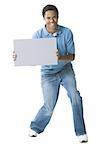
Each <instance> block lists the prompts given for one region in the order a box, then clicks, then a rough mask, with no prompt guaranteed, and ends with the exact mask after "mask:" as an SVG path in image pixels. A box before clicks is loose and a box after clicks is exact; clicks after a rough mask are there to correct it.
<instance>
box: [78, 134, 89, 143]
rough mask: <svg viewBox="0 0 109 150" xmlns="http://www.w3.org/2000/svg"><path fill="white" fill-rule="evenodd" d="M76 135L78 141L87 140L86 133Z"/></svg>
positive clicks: (84, 141) (83, 141)
mask: <svg viewBox="0 0 109 150" xmlns="http://www.w3.org/2000/svg"><path fill="white" fill-rule="evenodd" d="M77 137H78V139H79V142H80V143H86V142H88V136H87V134H83V135H79V136H77Z"/></svg>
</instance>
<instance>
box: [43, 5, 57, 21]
mask: <svg viewBox="0 0 109 150" xmlns="http://www.w3.org/2000/svg"><path fill="white" fill-rule="evenodd" d="M48 10H53V11H55V12H56V14H57V18H58V15H59V12H58V9H57V7H56V6H54V5H46V6H45V7H44V8H43V10H42V16H43V17H44V15H45V12H46V11H48Z"/></svg>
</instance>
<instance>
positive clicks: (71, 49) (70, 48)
mask: <svg viewBox="0 0 109 150" xmlns="http://www.w3.org/2000/svg"><path fill="white" fill-rule="evenodd" d="M66 49H67V53H70V54H75V44H74V40H73V33H72V31H71V30H68V32H67V35H66Z"/></svg>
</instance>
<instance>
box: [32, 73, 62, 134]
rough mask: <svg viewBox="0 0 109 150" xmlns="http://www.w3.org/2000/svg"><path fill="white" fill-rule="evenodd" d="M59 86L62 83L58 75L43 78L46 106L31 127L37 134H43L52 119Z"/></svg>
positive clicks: (41, 109)
mask: <svg viewBox="0 0 109 150" xmlns="http://www.w3.org/2000/svg"><path fill="white" fill-rule="evenodd" d="M59 85H60V83H59V80H58V78H57V76H56V75H43V76H42V92H43V98H44V105H43V106H42V107H41V108H40V110H39V112H38V113H37V115H36V117H35V119H34V120H33V121H32V122H31V125H30V128H31V129H33V130H35V131H36V132H37V133H41V132H43V131H44V129H45V127H46V126H47V124H48V123H49V121H50V119H51V116H52V113H53V110H54V107H55V105H56V102H57V99H58V93H59Z"/></svg>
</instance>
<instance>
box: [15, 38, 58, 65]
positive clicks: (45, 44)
mask: <svg viewBox="0 0 109 150" xmlns="http://www.w3.org/2000/svg"><path fill="white" fill-rule="evenodd" d="M13 43H14V51H15V53H16V54H17V58H16V61H15V66H34V65H56V64H57V56H56V51H57V45H56V38H55V37H53V38H40V39H16V40H14V41H13Z"/></svg>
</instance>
